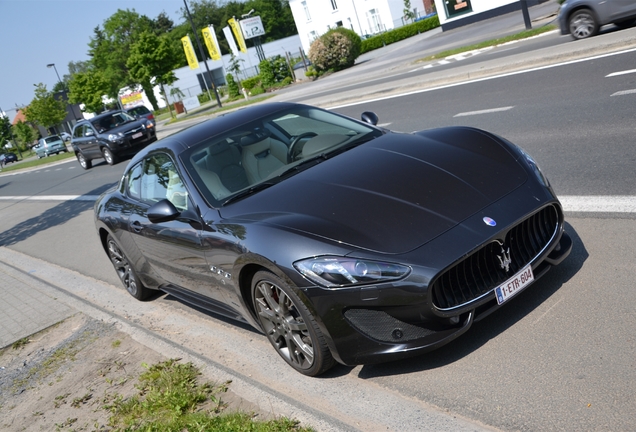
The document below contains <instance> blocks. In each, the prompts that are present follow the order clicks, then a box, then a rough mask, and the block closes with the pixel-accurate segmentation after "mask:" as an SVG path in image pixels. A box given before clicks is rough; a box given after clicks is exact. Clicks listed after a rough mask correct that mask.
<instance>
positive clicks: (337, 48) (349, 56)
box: [308, 31, 356, 74]
mask: <svg viewBox="0 0 636 432" xmlns="http://www.w3.org/2000/svg"><path fill="white" fill-rule="evenodd" d="M354 54H355V47H354V44H353V42H352V41H351V39H349V38H348V37H347V36H345V35H344V34H342V33H341V32H337V31H329V32H327V33H325V34H324V35H322V36H321V37H319V38H318V39H316V40H315V41H314V42H313V43H312V44H311V47H309V55H308V57H309V60H311V63H312V64H313V66H314V69H316V72H318V73H319V74H323V73H325V72H327V71H331V72H335V71H339V70H342V69H346V68H348V67H350V66H353V63H354V62H355V60H356V58H355V57H354Z"/></svg>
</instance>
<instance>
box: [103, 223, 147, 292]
mask: <svg viewBox="0 0 636 432" xmlns="http://www.w3.org/2000/svg"><path fill="white" fill-rule="evenodd" d="M106 251H107V253H108V258H110V262H111V263H113V267H115V271H116V272H117V276H119V280H121V283H122V284H123V285H124V288H126V291H128V293H129V294H130V295H131V296H133V297H134V298H136V299H137V300H144V299H146V298H147V297H148V295H149V294H150V290H149V289H148V288H146V287H145V286H143V284H142V283H141V281H140V280H139V278H138V277H137V273H135V269H133V267H132V265H131V264H130V262H129V261H128V258H127V257H126V255H125V254H124V252H123V251H122V250H121V248H120V247H119V245H118V244H117V242H116V241H115V239H114V238H113V237H112V236H111V235H110V234H109V235H108V237H107V238H106Z"/></svg>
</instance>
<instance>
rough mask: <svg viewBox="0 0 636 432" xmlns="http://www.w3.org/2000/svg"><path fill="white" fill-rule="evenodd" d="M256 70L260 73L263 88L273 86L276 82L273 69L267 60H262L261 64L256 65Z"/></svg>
mask: <svg viewBox="0 0 636 432" xmlns="http://www.w3.org/2000/svg"><path fill="white" fill-rule="evenodd" d="M258 68H259V69H260V71H261V73H260V77H261V84H262V85H263V87H265V88H269V87H271V86H273V85H274V83H275V82H276V79H275V76H274V68H273V67H272V64H271V63H270V61H269V60H267V59H265V60H263V61H262V62H260V63H259V64H258Z"/></svg>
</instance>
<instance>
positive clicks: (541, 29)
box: [416, 25, 556, 63]
mask: <svg viewBox="0 0 636 432" xmlns="http://www.w3.org/2000/svg"><path fill="white" fill-rule="evenodd" d="M555 29H556V26H554V25H547V26H543V27H539V28H535V29H532V30H524V31H522V32H521V33H517V34H513V35H510V36H505V37H501V38H497V39H491V40H487V41H484V42H480V43H477V44H474V45H468V46H465V47H461V48H454V49H450V50H446V51H442V52H440V53H437V54H433V55H431V56H428V57H424V58H421V59H419V60H416V63H421V62H425V61H431V60H438V59H441V58H446V57H449V56H452V55H455V54H461V53H464V52H467V51H473V50H478V49H482V48H487V47H491V46H497V45H501V44H504V43H506V42H512V41H516V40H521V39H527V38H530V37H532V36H537V35H540V34H543V33H547V32H549V31H552V30H555Z"/></svg>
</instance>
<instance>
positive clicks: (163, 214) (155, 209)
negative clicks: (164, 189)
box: [148, 199, 181, 223]
mask: <svg viewBox="0 0 636 432" xmlns="http://www.w3.org/2000/svg"><path fill="white" fill-rule="evenodd" d="M180 214H181V213H180V212H179V210H177V208H176V207H175V206H174V204H172V203H171V202H170V201H168V200H167V199H163V200H161V201H159V202H158V203H156V204H153V205H152V206H151V207H150V208H149V209H148V220H150V222H152V223H161V222H170V221H173V220H175V219H176V218H178V217H179V215H180Z"/></svg>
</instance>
